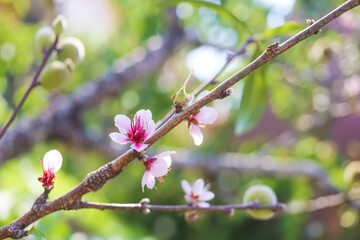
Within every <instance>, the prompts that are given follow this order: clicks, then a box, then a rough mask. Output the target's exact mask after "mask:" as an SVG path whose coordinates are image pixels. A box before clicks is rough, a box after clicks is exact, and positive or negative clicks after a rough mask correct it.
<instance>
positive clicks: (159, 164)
mask: <svg viewBox="0 0 360 240" xmlns="http://www.w3.org/2000/svg"><path fill="white" fill-rule="evenodd" d="M174 153H176V152H175V151H167V152H163V153H160V154H158V155H156V156H154V157H152V158H147V159H146V160H144V165H145V167H146V169H145V173H144V176H143V178H142V180H141V187H142V191H144V186H145V185H146V186H147V187H148V188H149V189H153V188H154V187H155V178H156V179H157V180H159V181H160V182H163V181H164V179H163V178H162V177H163V176H165V175H166V174H167V173H168V172H169V171H170V166H171V157H170V155H171V154H174ZM155 188H156V187H155Z"/></svg>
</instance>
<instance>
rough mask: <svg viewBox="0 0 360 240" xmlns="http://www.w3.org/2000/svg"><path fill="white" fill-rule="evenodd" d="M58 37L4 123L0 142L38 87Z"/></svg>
mask: <svg viewBox="0 0 360 240" xmlns="http://www.w3.org/2000/svg"><path fill="white" fill-rule="evenodd" d="M58 39H59V38H58V37H56V38H55V41H54V43H53V44H52V45H51V47H50V48H49V49H48V50H47V51H46V52H45V54H44V57H43V60H42V61H41V64H40V66H39V67H38V69H37V70H36V73H35V76H34V78H33V80H32V81H31V83H30V85H29V88H28V89H27V90H26V92H25V94H24V96H23V97H22V98H21V100H20V102H19V104H18V105H17V106H16V108H15V109H14V111H13V113H12V115H11V117H10V119H9V121H8V122H7V123H6V125H5V127H3V128H2V129H1V131H0V141H1V139H2V138H3V136H4V135H5V133H6V131H7V129H8V128H9V127H10V125H11V124H12V123H13V121H14V120H15V117H16V115H17V113H18V112H19V110H20V108H21V107H22V106H23V105H24V103H25V101H26V99H27V97H28V96H29V94H30V92H31V91H32V90H33V89H34V88H35V87H36V86H38V85H39V82H38V78H39V76H40V73H41V71H42V70H43V69H44V67H45V65H46V62H47V61H48V59H49V57H50V56H51V54H52V52H53V51H54V50H55V49H56V45H57V43H58Z"/></svg>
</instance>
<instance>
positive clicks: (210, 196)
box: [199, 191, 215, 201]
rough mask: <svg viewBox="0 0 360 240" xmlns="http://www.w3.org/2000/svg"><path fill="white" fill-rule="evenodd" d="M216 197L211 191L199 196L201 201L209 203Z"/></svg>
mask: <svg viewBox="0 0 360 240" xmlns="http://www.w3.org/2000/svg"><path fill="white" fill-rule="evenodd" d="M214 197H215V194H214V193H213V192H210V191H205V192H203V193H202V194H201V195H200V196H199V201H209V200H211V199H213V198H214Z"/></svg>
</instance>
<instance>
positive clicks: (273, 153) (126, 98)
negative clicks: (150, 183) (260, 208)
mask: <svg viewBox="0 0 360 240" xmlns="http://www.w3.org/2000/svg"><path fill="white" fill-rule="evenodd" d="M342 3H343V1H340V0H331V1H309V0H297V1H296V0H288V1H280V0H242V1H238V0H222V1H221V0H210V1H206V2H201V1H190V0H188V1H178V0H174V1H172V0H171V1H157V0H147V1H131V0H117V1H116V0H92V1H86V0H77V1H70V0H63V1H61V0H59V1H52V0H30V1H29V0H16V1H11V0H0V91H1V93H2V94H1V95H0V124H1V125H4V124H5V123H6V122H7V120H8V119H9V117H10V115H11V113H12V110H13V108H14V107H15V106H16V104H17V103H18V102H19V100H20V99H21V97H22V96H23V94H24V92H25V91H26V89H27V87H28V85H29V83H30V81H31V79H32V77H33V75H34V72H35V70H36V67H37V66H38V65H39V63H40V61H41V54H40V52H39V51H38V50H37V49H36V47H35V43H34V36H35V34H36V31H37V30H38V29H39V28H40V27H41V26H44V25H49V24H51V21H52V19H54V17H55V16H56V15H57V14H63V15H64V16H65V17H66V18H67V20H68V29H67V30H66V32H65V36H70V35H71V36H75V37H78V38H79V39H81V40H82V42H83V43H84V45H85V50H86V53H85V59H84V61H83V62H82V63H81V64H80V65H79V66H78V67H77V68H76V70H75V72H74V73H73V75H72V78H71V81H70V82H69V83H68V84H67V85H66V87H65V89H63V90H62V91H59V92H56V93H48V92H46V91H45V90H44V89H42V88H40V87H39V88H36V89H35V90H34V91H33V92H32V93H31V95H30V97H29V99H28V100H27V101H26V103H25V105H24V106H23V108H22V110H21V111H20V114H19V115H18V117H17V120H16V121H15V123H14V124H13V125H12V128H11V129H10V131H9V132H8V133H7V136H6V137H5V138H4V139H3V141H2V142H1V143H0V226H3V225H5V224H8V223H9V222H10V221H12V220H14V219H15V218H17V217H19V216H21V215H23V214H24V213H25V212H26V211H28V210H29V209H30V207H31V206H32V204H33V202H34V200H35V199H36V198H37V196H39V195H40V194H41V193H42V186H41V184H40V183H39V182H38V181H37V178H38V177H39V176H40V175H41V173H42V170H41V166H40V163H39V159H42V157H43V156H44V154H45V153H46V152H47V151H48V150H50V149H58V150H59V151H60V152H61V153H62V154H63V157H64V162H63V167H62V169H61V170H60V171H59V172H58V173H57V176H56V186H55V188H54V190H53V191H52V193H51V195H50V199H54V198H56V197H58V196H60V195H62V194H63V193H65V192H66V191H68V190H70V189H71V188H73V187H74V186H75V185H77V184H78V183H79V182H80V181H81V180H82V179H83V178H84V177H85V176H86V174H87V173H89V172H90V171H93V170H95V169H97V168H98V167H100V166H101V165H103V164H105V163H107V162H109V161H111V160H112V159H113V158H114V157H116V156H118V155H119V154H121V153H122V152H123V151H124V150H125V149H127V148H128V146H127V147H125V148H123V147H121V146H119V145H116V144H114V143H113V142H111V140H110V138H109V137H108V134H109V133H110V132H114V131H116V128H115V126H114V123H113V119H114V116H115V115H116V114H126V115H133V114H135V112H136V111H137V110H139V109H151V111H152V113H153V118H154V120H155V121H158V120H160V119H162V117H163V116H164V115H165V114H166V113H167V112H168V111H169V110H170V109H171V108H172V101H171V99H170V97H171V95H172V94H173V93H174V92H176V91H177V90H178V89H179V88H180V87H181V86H182V84H183V82H184V80H185V79H186V77H187V75H188V74H189V72H190V71H191V70H193V74H192V77H191V80H190V83H189V85H188V88H187V90H188V91H192V90H194V89H195V88H196V87H197V86H198V85H199V84H201V82H204V81H208V80H211V79H212V78H213V77H215V76H216V75H217V74H218V73H219V72H220V71H221V69H222V68H223V66H224V65H225V64H227V60H228V58H229V57H230V56H232V54H234V53H236V52H237V51H239V50H240V49H241V48H242V46H244V44H245V43H246V42H248V44H247V47H246V50H245V51H243V52H241V54H238V56H237V57H235V59H234V60H233V61H231V63H230V64H227V65H226V69H225V70H224V71H222V72H221V74H220V75H219V76H218V77H217V80H218V81H219V82H221V81H223V80H225V79H226V78H227V77H229V76H231V75H232V74H234V73H235V72H237V71H239V70H240V69H242V68H243V67H244V66H246V65H247V64H248V63H249V62H251V61H252V60H253V59H254V58H256V57H257V56H258V55H259V54H260V53H261V52H262V51H263V50H264V49H265V48H266V47H267V46H268V45H269V44H270V43H273V42H274V41H281V42H282V41H284V40H286V39H287V38H289V37H290V36H292V35H294V34H296V33H297V32H299V31H300V30H301V29H303V28H305V27H306V26H307V25H306V19H308V18H309V19H312V18H313V19H315V20H316V19H319V18H320V17H322V16H324V15H325V14H326V13H328V12H329V11H331V10H333V9H334V8H336V7H337V6H338V5H340V4H342ZM359 25H360V9H359V8H357V9H354V10H352V11H350V12H347V13H346V14H344V15H342V16H341V17H339V18H338V19H336V20H335V21H333V22H331V23H330V24H329V25H327V26H326V28H325V29H323V30H322V31H321V32H320V33H319V34H317V35H314V36H312V37H310V38H309V39H307V40H305V41H304V42H302V43H300V44H298V45H296V46H295V47H293V48H292V49H291V50H289V51H287V52H286V53H284V54H282V55H281V56H279V57H278V58H276V59H275V60H273V61H271V62H270V63H268V64H267V65H266V66H264V67H262V68H261V69H258V70H257V71H256V72H254V73H253V74H251V75H250V76H248V77H247V78H246V79H245V81H242V82H240V83H238V84H237V85H235V86H234V93H233V94H232V95H231V96H230V97H228V98H226V99H223V100H221V101H220V100H217V101H215V102H213V104H212V106H213V107H215V108H216V109H217V111H218V119H217V121H216V122H215V123H214V124H213V125H210V126H207V127H206V128H205V129H204V130H203V132H204V143H203V144H202V145H201V146H199V147H196V146H195V145H194V144H193V141H192V139H191V137H190V135H189V134H188V129H187V126H186V124H185V123H182V124H180V125H179V126H178V127H176V128H175V129H174V130H173V131H171V132H170V133H169V134H167V135H166V136H165V137H164V138H163V139H161V140H160V141H159V142H157V143H156V144H155V145H154V146H152V147H151V148H150V149H149V151H148V152H149V154H150V155H152V154H157V153H159V152H162V151H164V150H175V151H177V152H178V154H177V155H176V156H174V163H173V166H172V170H171V172H170V173H169V174H168V176H167V177H166V178H165V182H164V183H157V187H158V189H157V190H155V189H153V190H148V189H145V192H144V193H143V192H142V191H141V185H140V183H141V178H142V175H143V173H144V170H145V168H144V166H143V164H142V163H140V162H139V161H137V160H136V161H133V162H132V163H130V164H129V165H128V166H127V167H126V169H125V170H124V171H123V172H122V173H121V174H120V175H119V176H118V177H116V178H115V179H113V180H111V181H109V182H108V183H107V184H106V185H105V186H104V188H103V189H101V190H100V191H98V192H95V193H90V194H87V195H86V196H85V197H84V200H88V201H97V202H114V203H136V202H139V201H140V200H141V199H142V198H145V197H148V198H150V199H151V203H152V204H174V205H181V204H186V202H185V200H184V198H183V195H184V193H183V191H182V189H181V186H180V181H181V180H182V179H186V180H188V181H190V182H192V181H194V180H195V179H197V178H200V177H201V178H204V179H205V182H208V183H210V184H211V188H210V190H211V191H213V192H214V193H215V199H214V200H212V201H211V202H210V203H211V204H212V205H216V204H240V203H241V201H242V196H243V194H244V192H245V190H246V189H247V188H248V187H249V186H251V185H254V184H266V185H268V186H270V187H271V188H273V190H274V191H275V192H276V194H277V196H278V199H279V201H281V202H284V203H286V204H288V207H287V209H286V211H284V212H283V213H281V214H279V215H277V216H276V217H275V218H273V219H271V220H268V221H258V220H254V219H252V218H250V217H249V216H248V215H247V214H246V212H244V211H236V213H235V215H234V216H232V217H228V216H226V215H224V214H220V213H207V214H204V215H202V216H201V217H200V218H199V219H198V220H197V221H195V222H193V223H187V222H186V221H185V220H184V213H164V212H152V213H151V214H149V215H143V214H141V213H138V212H127V211H123V212H120V211H118V212H116V211H107V210H105V211H99V210H80V211H69V212H65V211H62V212H56V213H53V214H51V215H49V216H46V217H44V218H42V219H41V220H40V221H39V222H37V223H36V225H37V228H38V229H39V232H40V233H38V234H37V235H36V236H34V235H32V236H29V237H27V238H26V239H37V238H39V239H41V238H44V236H45V234H46V236H47V237H48V238H49V239H72V240H74V239H77V240H78V239H80V240H82V239H89V240H90V239H91V240H98V239H112V240H115V239H148V240H150V239H240V238H243V239H286V240H292V239H359V238H360V228H359V213H358V211H356V210H355V208H353V207H351V206H350V205H349V204H346V203H345V200H344V199H343V195H342V194H343V192H346V194H347V195H348V196H350V197H351V198H354V199H356V198H359V197H360V194H359V192H360V191H358V190H359V187H358V185H356V184H354V183H352V184H351V183H349V182H348V181H347V180H348V179H349V178H351V176H350V177H349V174H350V175H352V171H353V170H357V171H360V169H358V168H359V167H358V166H357V167H355V168H354V169H349V170H347V175H346V174H345V176H344V169H345V168H346V166H347V165H348V164H349V163H350V162H352V161H356V160H360V127H359V124H360V116H359V112H360V101H359V93H360V67H359V66H360V61H359V41H358V39H359V37H360V26H359ZM213 87H214V86H210V87H208V89H209V90H211V89H212V88H213ZM14 139H15V140H16V141H13V142H12V140H14ZM356 168H357V169H356ZM349 172H350V173H349ZM344 177H345V179H344ZM326 196H332V198H331V197H330V198H329V197H326ZM321 197H322V198H321ZM319 198H320V201H319ZM334 199H335V200H334ZM41 232H42V233H43V234H42V233H41Z"/></svg>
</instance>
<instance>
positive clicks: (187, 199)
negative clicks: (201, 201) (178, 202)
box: [184, 194, 194, 203]
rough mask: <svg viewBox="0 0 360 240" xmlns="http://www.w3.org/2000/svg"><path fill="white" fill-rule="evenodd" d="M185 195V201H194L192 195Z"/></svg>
mask: <svg viewBox="0 0 360 240" xmlns="http://www.w3.org/2000/svg"><path fill="white" fill-rule="evenodd" d="M184 197H185V201H186V202H187V203H194V199H193V198H191V197H190V195H188V194H185V195H184Z"/></svg>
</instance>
